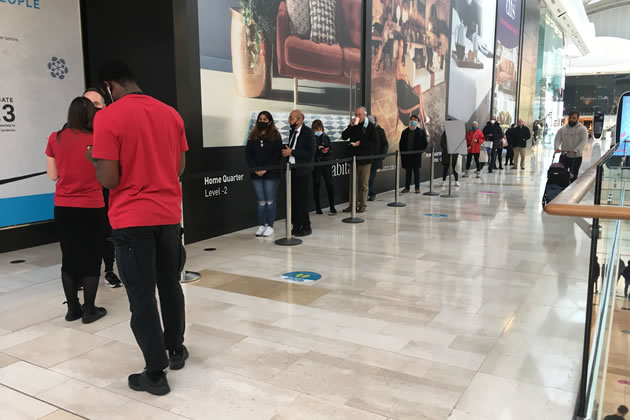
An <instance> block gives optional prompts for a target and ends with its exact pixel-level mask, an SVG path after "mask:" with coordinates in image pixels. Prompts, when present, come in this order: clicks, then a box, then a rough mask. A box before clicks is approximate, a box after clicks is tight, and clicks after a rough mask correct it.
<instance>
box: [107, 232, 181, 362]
mask: <svg viewBox="0 0 630 420" xmlns="http://www.w3.org/2000/svg"><path fill="white" fill-rule="evenodd" d="M114 246H115V248H116V262H117V263H118V272H119V274H120V278H121V280H122V282H123V284H124V285H125V287H126V289H127V297H128V298H129V308H130V310H131V329H132V331H133V334H134V335H135V337H136V341H137V342H138V346H140V350H142V354H143V355H144V360H145V363H146V365H145V366H146V369H147V371H150V372H154V371H161V370H163V369H165V368H166V367H168V357H167V354H166V351H167V350H179V349H181V346H182V344H183V343H184V330H185V328H186V311H185V303H184V293H183V292H182V287H181V285H180V284H179V280H180V276H181V272H182V270H183V268H184V263H185V262H186V251H185V250H184V246H183V245H182V241H181V227H180V226H179V224H177V225H167V226H146V227H132V228H125V229H118V230H115V231H114ZM156 286H157V290H158V293H159V296H160V309H161V311H162V319H161V320H160V313H159V312H158V306H157V301H156V299H155V288H156ZM162 324H163V325H164V331H162Z"/></svg>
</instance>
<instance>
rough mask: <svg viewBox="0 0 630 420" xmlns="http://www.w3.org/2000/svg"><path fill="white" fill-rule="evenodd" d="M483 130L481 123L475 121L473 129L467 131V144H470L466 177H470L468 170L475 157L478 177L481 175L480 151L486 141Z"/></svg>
mask: <svg viewBox="0 0 630 420" xmlns="http://www.w3.org/2000/svg"><path fill="white" fill-rule="evenodd" d="M485 140H486V139H485V137H484V135H483V132H482V131H481V130H480V129H479V123H478V122H477V121H473V123H472V129H471V130H470V131H467V132H466V144H467V145H468V157H467V158H466V172H464V178H467V177H468V171H469V170H470V163H471V162H472V159H473V157H474V158H475V165H477V171H476V172H475V174H476V175H477V178H480V177H481V175H480V174H481V163H480V162H479V153H481V147H482V145H483V142H484V141H485Z"/></svg>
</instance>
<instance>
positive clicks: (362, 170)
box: [341, 106, 378, 213]
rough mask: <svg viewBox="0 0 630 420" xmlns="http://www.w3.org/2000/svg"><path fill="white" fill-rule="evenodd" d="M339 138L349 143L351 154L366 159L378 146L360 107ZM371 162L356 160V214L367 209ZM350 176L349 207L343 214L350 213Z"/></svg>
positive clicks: (373, 131)
mask: <svg viewBox="0 0 630 420" xmlns="http://www.w3.org/2000/svg"><path fill="white" fill-rule="evenodd" d="M341 138H342V139H344V140H348V141H349V142H350V148H351V150H352V154H353V155H354V156H356V157H357V158H359V157H366V156H370V155H372V154H374V151H375V147H376V146H377V144H378V140H377V134H376V127H375V125H374V124H372V123H371V122H370V120H368V118H367V110H366V109H365V107H364V106H360V107H358V108H357V109H356V111H355V113H354V118H353V119H352V121H350V124H349V125H348V127H346V129H345V130H343V133H341ZM371 168H372V161H371V160H369V159H362V160H357V173H356V174H352V176H356V177H357V212H359V213H364V212H365V209H366V208H367V198H368V189H369V182H370V170H371ZM352 176H351V177H350V191H349V194H348V195H349V196H350V197H349V199H348V201H349V205H348V207H347V208H345V209H344V210H343V211H344V212H350V211H352V197H351V194H352Z"/></svg>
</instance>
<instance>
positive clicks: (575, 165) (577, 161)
mask: <svg viewBox="0 0 630 420" xmlns="http://www.w3.org/2000/svg"><path fill="white" fill-rule="evenodd" d="M560 163H562V164H563V165H564V167H565V168H567V169H568V170H569V171H571V173H572V174H573V179H572V181H571V182H573V181H575V180H576V179H577V177H578V174H579V173H580V166H582V156H579V157H574V158H571V157H568V156H566V155H561V156H560Z"/></svg>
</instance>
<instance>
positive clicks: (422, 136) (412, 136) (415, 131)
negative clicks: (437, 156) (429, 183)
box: [399, 114, 428, 194]
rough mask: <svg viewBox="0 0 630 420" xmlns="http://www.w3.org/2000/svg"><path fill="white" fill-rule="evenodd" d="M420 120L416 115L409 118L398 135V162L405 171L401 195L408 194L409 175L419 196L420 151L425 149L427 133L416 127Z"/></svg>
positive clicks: (409, 185)
mask: <svg viewBox="0 0 630 420" xmlns="http://www.w3.org/2000/svg"><path fill="white" fill-rule="evenodd" d="M419 121H420V119H419V118H418V116H417V115H415V114H414V115H412V116H411V117H410V118H409V127H407V128H405V129H404V130H403V132H402V134H401V135H400V144H399V150H400V152H401V155H400V161H401V165H402V167H403V168H404V169H405V188H404V189H403V190H402V191H401V193H403V194H405V193H408V192H409V188H410V187H411V175H412V174H413V181H414V185H415V187H416V194H420V167H421V166H422V151H423V150H425V149H426V148H427V145H428V144H427V143H428V142H427V133H426V131H424V129H423V128H421V127H419V126H418V123H419ZM415 151H417V152H418V153H414V154H407V155H406V154H402V153H403V152H415Z"/></svg>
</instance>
